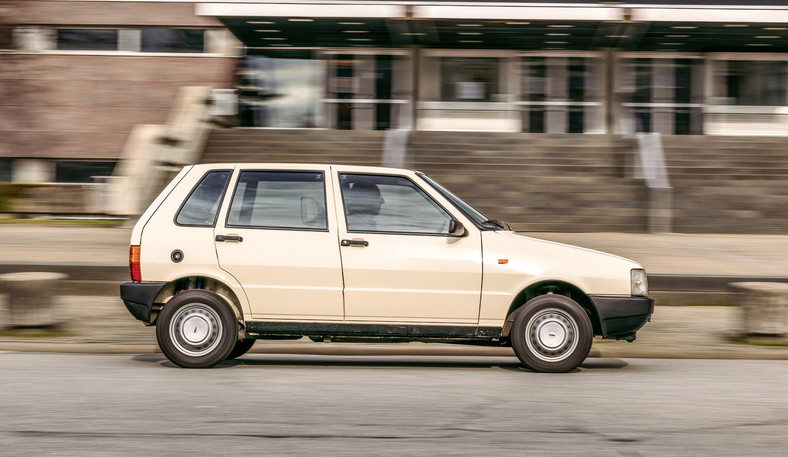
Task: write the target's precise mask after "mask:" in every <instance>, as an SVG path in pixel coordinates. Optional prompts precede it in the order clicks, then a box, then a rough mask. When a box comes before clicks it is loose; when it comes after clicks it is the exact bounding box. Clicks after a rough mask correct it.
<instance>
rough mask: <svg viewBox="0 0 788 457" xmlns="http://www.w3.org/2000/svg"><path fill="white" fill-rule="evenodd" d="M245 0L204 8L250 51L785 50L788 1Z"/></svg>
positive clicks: (201, 6)
mask: <svg viewBox="0 0 788 457" xmlns="http://www.w3.org/2000/svg"><path fill="white" fill-rule="evenodd" d="M643 3H644V2H637V1H634V2H591V1H583V0H579V1H574V2H571V3H570V2H562V1H554V2H550V3H547V2H540V3H534V2H521V1H520V2H517V1H499V2H462V1H450V2H441V1H431V2H413V1H412V2H397V1H373V0H367V1H341V0H336V1H321V0H313V1H308V0H300V1H287V0H280V1H278V2H250V1H246V2H244V1H243V0H241V1H240V2H239V1H238V0H236V1H234V2H232V3H228V2H213V3H203V4H198V5H197V13H198V14H200V15H205V16H215V17H218V18H219V19H220V20H221V21H222V22H223V23H224V24H225V25H226V26H227V27H228V28H229V29H230V30H231V31H232V33H233V34H235V35H236V36H237V37H238V38H239V39H240V40H241V41H242V42H243V43H244V44H245V45H246V46H247V47H250V48H262V49H282V48H299V47H308V48H311V47H332V48H333V47H376V48H400V47H410V46H420V47H425V48H449V49H450V48H461V49H469V48H473V49H515V50H523V51H535V50H582V51H586V50H597V49H604V48H617V49H620V50H623V51H638V52H648V51H662V52H689V53H706V52H753V51H756V52H788V2H786V1H779V2H778V1H776V0H775V1H769V0H762V1H755V2H751V3H749V4H747V5H735V4H729V3H731V2H726V1H718V2H714V4H711V2H704V1H701V0H696V1H695V2H694V3H705V4H695V5H684V4H683V3H681V2H669V1H662V2H660V1H659V0H652V1H651V2H649V3H650V4H643ZM655 3H661V4H655Z"/></svg>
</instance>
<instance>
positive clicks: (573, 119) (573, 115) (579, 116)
mask: <svg viewBox="0 0 788 457" xmlns="http://www.w3.org/2000/svg"><path fill="white" fill-rule="evenodd" d="M583 114H584V113H583V107H582V106H580V107H572V108H569V114H568V116H569V122H568V123H569V133H583V117H584V116H583Z"/></svg>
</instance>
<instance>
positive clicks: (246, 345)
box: [227, 338, 257, 360]
mask: <svg viewBox="0 0 788 457" xmlns="http://www.w3.org/2000/svg"><path fill="white" fill-rule="evenodd" d="M255 341H257V340H256V339H254V338H247V339H245V340H238V341H236V342H235V347H234V348H233V350H232V351H230V355H228V356H227V360H232V359H237V358H238V357H241V356H242V355H244V354H246V353H247V352H249V349H252V346H254V342H255Z"/></svg>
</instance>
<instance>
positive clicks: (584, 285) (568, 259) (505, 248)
mask: <svg viewBox="0 0 788 457" xmlns="http://www.w3.org/2000/svg"><path fill="white" fill-rule="evenodd" d="M482 242H483V251H484V265H485V278H487V274H488V273H490V274H491V275H495V274H499V275H504V276H510V275H518V276H519V278H520V282H521V287H524V286H525V285H527V284H529V283H534V282H538V281H543V280H558V281H564V282H567V283H570V284H574V285H575V286H577V287H579V288H580V289H581V290H583V291H584V292H585V293H587V294H597V295H630V294H631V280H630V271H631V270H633V269H641V268H643V267H642V266H640V265H639V264H638V263H637V262H634V261H632V260H629V259H625V258H623V257H619V256H616V255H613V254H608V253H605V252H600V251H595V250H592V249H586V248H582V247H578V246H572V245H568V244H562V243H556V242H553V241H546V240H540V239H538V238H532V237H528V236H523V235H518V234H516V233H514V232H506V231H486V232H483V235H482Z"/></svg>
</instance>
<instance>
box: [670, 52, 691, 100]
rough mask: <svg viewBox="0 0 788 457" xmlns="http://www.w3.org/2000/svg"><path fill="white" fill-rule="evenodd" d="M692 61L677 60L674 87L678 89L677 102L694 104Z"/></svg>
mask: <svg viewBox="0 0 788 457" xmlns="http://www.w3.org/2000/svg"><path fill="white" fill-rule="evenodd" d="M691 62H692V61H687V60H676V67H675V73H674V86H675V87H676V92H675V98H674V100H675V102H676V103H691V102H692V99H691V97H692V66H691V65H692V64H691Z"/></svg>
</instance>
